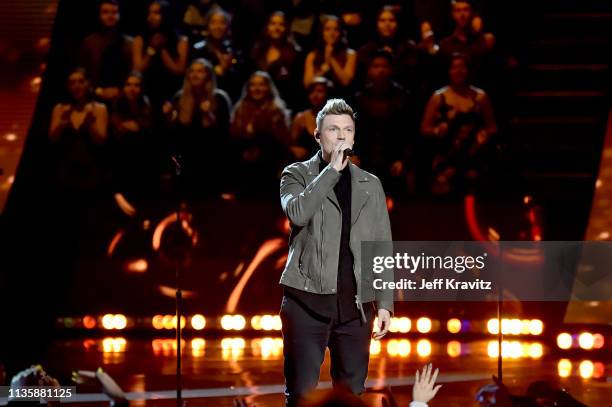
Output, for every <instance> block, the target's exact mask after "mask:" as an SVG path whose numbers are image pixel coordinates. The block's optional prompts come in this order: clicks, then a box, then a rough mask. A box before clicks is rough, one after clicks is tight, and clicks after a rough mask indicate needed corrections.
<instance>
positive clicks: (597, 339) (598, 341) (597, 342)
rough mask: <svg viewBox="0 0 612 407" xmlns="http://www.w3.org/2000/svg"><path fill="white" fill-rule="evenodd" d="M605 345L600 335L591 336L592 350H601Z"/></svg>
mask: <svg viewBox="0 0 612 407" xmlns="http://www.w3.org/2000/svg"><path fill="white" fill-rule="evenodd" d="M604 343H605V340H604V337H603V335H602V334H595V335H593V348H594V349H601V348H603V346H604Z"/></svg>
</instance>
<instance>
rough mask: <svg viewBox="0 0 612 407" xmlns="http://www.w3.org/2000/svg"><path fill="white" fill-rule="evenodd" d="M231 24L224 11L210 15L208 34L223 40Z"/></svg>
mask: <svg viewBox="0 0 612 407" xmlns="http://www.w3.org/2000/svg"><path fill="white" fill-rule="evenodd" d="M228 28H229V24H228V21H227V18H226V17H225V15H223V14H222V13H216V14H213V15H212V16H210V19H209V20H208V35H210V36H211V37H212V38H214V39H216V40H221V39H223V38H224V37H225V35H226V34H227V30H228Z"/></svg>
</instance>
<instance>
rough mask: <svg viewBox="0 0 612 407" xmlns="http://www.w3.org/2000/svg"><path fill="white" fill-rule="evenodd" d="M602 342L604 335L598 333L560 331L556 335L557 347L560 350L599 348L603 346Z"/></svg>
mask: <svg viewBox="0 0 612 407" xmlns="http://www.w3.org/2000/svg"><path fill="white" fill-rule="evenodd" d="M604 342H605V340H604V337H603V335H602V334H600V333H591V332H581V333H575V334H573V335H572V334H569V333H567V332H561V333H560V334H559V335H557V347H559V349H562V350H569V349H583V350H593V349H601V348H603V346H604Z"/></svg>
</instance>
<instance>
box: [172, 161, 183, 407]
mask: <svg viewBox="0 0 612 407" xmlns="http://www.w3.org/2000/svg"><path fill="white" fill-rule="evenodd" d="M181 160H182V158H181V156H180V155H173V156H172V161H173V162H174V171H175V173H174V174H175V193H176V227H177V240H176V244H177V246H178V245H180V241H181V240H180V238H179V235H180V230H181V227H182V224H181V198H182V196H181V182H180V181H181V173H182V170H183V165H182V161H181ZM180 252H181V251H180V248H179V247H177V251H176V257H175V265H174V272H175V280H176V407H183V401H182V390H183V388H182V387H183V386H182V385H183V380H182V379H183V377H182V372H181V356H182V352H181V337H182V335H181V318H182V315H183V312H182V311H183V291H182V290H181V284H180V283H181V280H180V275H181V273H180V271H181V258H180Z"/></svg>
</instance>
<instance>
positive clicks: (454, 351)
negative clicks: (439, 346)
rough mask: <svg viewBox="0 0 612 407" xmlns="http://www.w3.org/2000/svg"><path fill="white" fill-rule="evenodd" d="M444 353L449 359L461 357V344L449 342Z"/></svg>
mask: <svg viewBox="0 0 612 407" xmlns="http://www.w3.org/2000/svg"><path fill="white" fill-rule="evenodd" d="M446 353H448V356H450V357H451V358H456V357H457V356H461V343H460V342H459V341H450V342H449V343H447V344H446Z"/></svg>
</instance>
